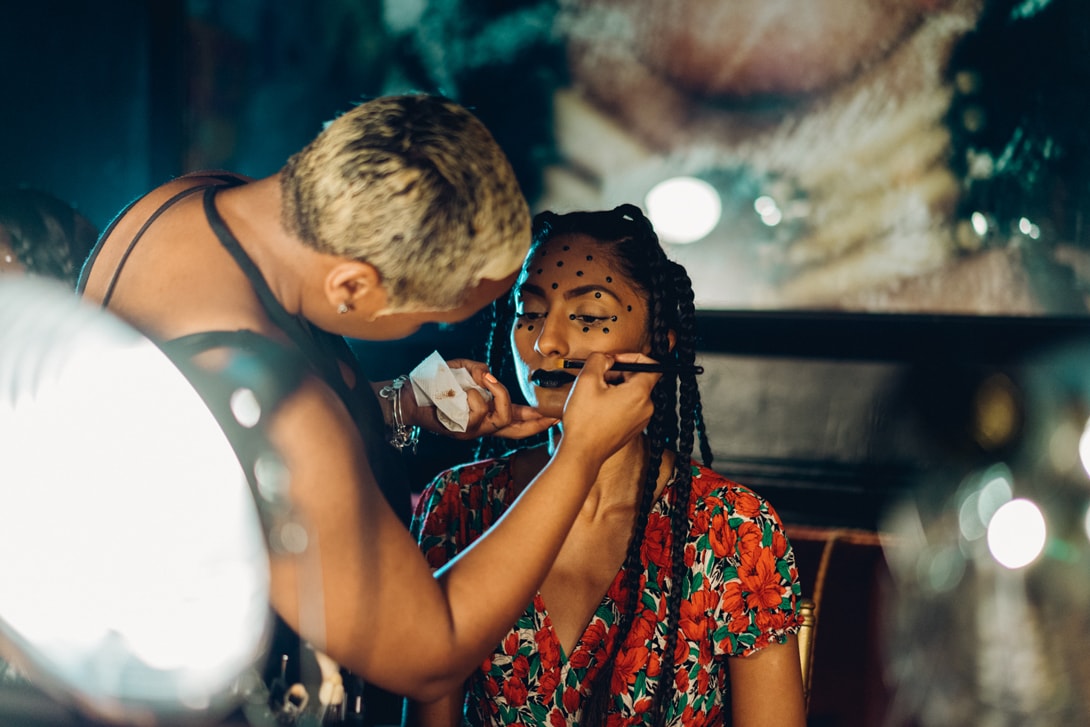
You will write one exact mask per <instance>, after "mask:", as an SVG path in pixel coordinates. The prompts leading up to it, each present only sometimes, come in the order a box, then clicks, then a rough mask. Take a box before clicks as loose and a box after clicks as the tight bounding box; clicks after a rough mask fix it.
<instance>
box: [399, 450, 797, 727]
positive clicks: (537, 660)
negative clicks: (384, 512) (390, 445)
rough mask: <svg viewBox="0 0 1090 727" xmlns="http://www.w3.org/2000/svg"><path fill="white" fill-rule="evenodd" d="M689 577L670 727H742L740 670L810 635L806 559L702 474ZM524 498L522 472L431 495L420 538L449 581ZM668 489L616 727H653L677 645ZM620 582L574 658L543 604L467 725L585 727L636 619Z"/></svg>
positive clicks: (651, 524)
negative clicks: (667, 659) (734, 666)
mask: <svg viewBox="0 0 1090 727" xmlns="http://www.w3.org/2000/svg"><path fill="white" fill-rule="evenodd" d="M692 471H693V492H692V498H691V501H690V503H689V520H690V523H691V525H690V530H689V537H688V542H687V543H686V545H685V562H686V564H687V565H688V566H689V570H688V573H687V575H686V578H685V582H684V583H683V584H682V589H683V591H682V602H681V617H680V623H679V628H680V632H679V634H678V641H677V648H676V649H675V651H674V655H673V658H674V659H675V663H676V669H675V672H674V684H673V695H674V696H673V699H672V700H670V702H669V704H668V706H667V709H668V710H669V712H668V716H669V723H670V724H675V725H686V726H687V727H699V726H700V725H722V724H729V723H730V706H729V705H730V701H729V694H728V692H729V677H728V671H727V664H726V657H732V656H733V657H745V656H748V655H750V654H753V653H754V652H756V651H758V650H759V649H761V648H762V647H764V646H767V645H768V644H770V643H773V642H778V643H782V642H784V641H786V639H787V635H788V634H789V633H795V632H797V631H798V627H799V619H798V615H797V611H796V601H797V599H798V597H799V593H800V587H799V580H798V572H797V570H796V568H795V557H794V553H793V551H792V550H791V545H790V543H789V542H788V540H787V537H786V536H785V534H784V531H783V525H782V523H781V522H780V519H779V517H778V516H777V514H776V512H775V510H773V508H772V507H771V505H769V504H768V503H767V502H766V501H765V500H763V499H762V498H761V497H759V496H758V495H756V494H755V493H753V492H752V491H750V490H748V489H746V488H745V487H742V486H741V485H738V484H735V483H733V482H731V481H729V480H727V479H725V478H724V477H723V476H721V475H719V474H717V473H716V472H714V471H712V470H710V469H707V468H704V467H701V466H698V465H693V470H692ZM518 494H519V492H518V491H517V490H516V486H515V484H514V483H513V481H512V478H511V468H510V460H509V459H508V458H499V459H492V460H486V461H483V462H475V463H472V464H468V465H463V466H461V467H457V468H454V469H451V470H448V471H446V472H444V473H442V474H440V475H439V476H438V477H437V478H436V479H435V480H434V481H433V482H432V483H431V484H430V485H429V486H428V487H427V488H426V489H425V491H424V493H423V494H422V496H421V498H420V501H419V503H418V505H417V510H416V515H415V517H414V518H413V533H414V534H415V535H416V537H417V539H418V541H419V543H420V547H421V549H422V550H423V551H424V554H425V555H426V556H427V558H428V560H429V562H430V563H431V565H432V567H433V568H438V567H440V566H442V565H444V564H445V563H447V562H448V561H449V560H451V559H452V558H453V557H454V556H455V555H457V554H458V553H459V552H460V551H461V550H463V549H464V548H466V547H467V546H468V545H469V544H470V543H472V542H473V541H474V540H475V539H476V538H477V537H479V536H480V535H481V533H483V532H484V531H485V530H486V529H487V528H488V527H489V526H490V525H492V524H493V523H494V522H495V521H496V520H497V519H498V518H499V517H500V516H501V515H502V514H503V513H504V511H505V510H506V509H507V507H508V506H509V505H510V504H511V502H512V501H513V500H514V499H515V497H517V496H518ZM673 495H674V491H673V488H672V487H671V486H670V485H667V487H666V488H665V490H664V491H663V493H662V495H661V496H660V497H659V499H658V501H657V502H656V503H655V505H654V507H653V509H652V511H651V514H650V517H649V519H648V523H647V531H646V537H645V540H644V544H643V548H642V552H641V559H642V561H643V565H644V573H643V575H642V576H641V578H640V582H641V584H646V586H645V587H644V590H643V596H642V597H641V599H640V601H639V606H638V608H639V609H640V612H639V613H638V614H637V616H636V618H635V620H634V621H633V625H632V629H631V631H630V632H629V635H628V638H627V639H626V642H625V644H624V645H623V647H622V648H621V650H620V652H619V653H618V655H617V659H616V664H615V666H614V671H613V676H612V682H611V692H612V695H613V699H614V701H615V706H614V710H613V711H614V713H613V714H611V715H610V718H609V721H608V725H609V727H615V726H617V727H619V726H620V725H639V724H644V720H645V718H646V717H647V716H648V715H647V712H648V711H649V710H650V708H651V703H652V695H653V693H654V690H655V689H657V688H658V675H659V673H660V667H661V664H660V659H661V658H662V651H663V648H664V646H665V642H666V624H665V621H666V599H665V598H663V585H664V581H666V580H668V578H669V574H670V541H671V532H670V511H671V508H673V507H676V506H677V505H676V503H675V502H674V497H673ZM622 580H623V572H618V574H617V577H616V578H615V579H614V580H613V583H612V585H611V586H610V587H609V590H608V592H607V593H606V595H605V597H604V598H603V599H602V602H601V603H600V604H599V606H598V608H597V610H596V612H595V614H594V616H593V617H592V618H591V621H590V624H589V625H588V627H587V629H586V631H585V632H584V633H583V635H582V637H581V638H580V640H579V642H578V644H577V646H576V647H575V649H574V650H573V651H572V653H570V654H565V653H564V652H563V649H562V648H561V647H560V642H559V640H558V638H557V636H556V634H555V632H554V631H553V628H552V624H551V622H550V620H549V612H548V609H547V607H546V604H545V603H544V602H543V600H542V598H541V595H540V594H538V595H537V596H535V597H534V600H533V602H532V603H531V604H530V605H529V606H528V607H527V609H526V612H525V613H524V614H523V615H522V617H521V618H519V620H518V622H517V623H516V624H515V626H514V628H512V629H511V631H510V632H509V633H508V635H507V637H506V638H505V639H504V640H503V642H502V643H500V644H499V645H498V646H497V648H496V650H495V652H494V653H493V654H492V655H491V656H490V657H488V658H487V659H486V660H485V661H484V663H483V664H481V667H480V669H479V670H478V671H477V672H476V673H475V674H474V675H473V676H471V677H470V679H469V680H468V681H467V683H466V688H467V695H466V705H465V715H466V720H467V722H468V723H470V724H485V725H553V726H555V727H560V726H561V725H578V724H579V719H580V714H581V709H582V704H583V701H584V699H585V698H586V694H587V691H588V689H589V687H590V684H591V682H592V681H593V679H594V676H595V674H596V673H597V664H598V663H600V661H601V660H604V659H605V658H606V655H607V654H608V648H609V646H610V644H611V642H612V641H611V640H612V638H613V637H614V634H615V631H614V630H613V628H612V627H613V625H614V624H615V623H617V622H618V620H619V618H620V612H621V609H622V608H623V606H624V601H625V598H624V596H625V593H624V592H623V585H622Z"/></svg>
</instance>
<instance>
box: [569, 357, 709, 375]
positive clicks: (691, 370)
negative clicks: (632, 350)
mask: <svg viewBox="0 0 1090 727" xmlns="http://www.w3.org/2000/svg"><path fill="white" fill-rule="evenodd" d="M563 368H566V369H581V368H583V362H582V361H577V360H575V359H567V358H566V359H564V366H563ZM610 371H647V372H651V373H656V374H702V373H704V367H703V366H675V365H674V364H660V363H625V362H624V361H616V362H614V364H613V365H612V366H610Z"/></svg>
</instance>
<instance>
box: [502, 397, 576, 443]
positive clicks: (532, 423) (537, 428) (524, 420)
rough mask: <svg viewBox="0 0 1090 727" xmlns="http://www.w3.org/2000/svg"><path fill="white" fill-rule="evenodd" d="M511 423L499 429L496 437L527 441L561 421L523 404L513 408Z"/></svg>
mask: <svg viewBox="0 0 1090 727" xmlns="http://www.w3.org/2000/svg"><path fill="white" fill-rule="evenodd" d="M511 414H512V417H511V423H510V424H508V425H507V426H505V427H502V428H500V429H497V430H496V432H495V435H496V436H498V437H506V438H508V439H525V438H526V437H532V436H534V435H535V434H540V433H541V432H544V431H545V430H546V429H548V428H549V427H551V426H552V425H554V424H556V423H558V422H559V421H560V420H559V419H556V418H554V417H547V416H544V415H542V414H541V413H540V412H539V411H538V410H537V409H534V408H533V407H529V406H523V405H521V404H515V405H513V406H512V407H511Z"/></svg>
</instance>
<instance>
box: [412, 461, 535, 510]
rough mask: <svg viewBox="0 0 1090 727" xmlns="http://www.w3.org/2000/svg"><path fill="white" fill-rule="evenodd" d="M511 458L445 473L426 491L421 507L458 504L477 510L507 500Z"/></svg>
mask: <svg viewBox="0 0 1090 727" xmlns="http://www.w3.org/2000/svg"><path fill="white" fill-rule="evenodd" d="M511 460H512V457H511V455H510V454H506V455H503V456H501V457H492V458H489V459H482V460H476V461H473V462H466V463H464V464H459V465H455V466H454V467H450V468H449V469H446V470H443V471H442V472H440V473H439V474H438V475H436V476H435V477H434V478H433V479H432V481H431V482H430V483H428V485H427V486H426V487H425V488H424V490H423V493H422V494H421V497H420V500H421V504H422V505H424V506H426V505H427V503H429V502H436V501H439V500H458V501H461V502H463V503H464V504H465V505H466V506H468V507H470V508H471V509H477V508H479V507H480V505H481V503H482V502H484V501H485V500H490V501H491V500H497V499H499V500H508V499H514V498H513V497H511V498H508V497H507V492H508V490H509V489H510V484H511Z"/></svg>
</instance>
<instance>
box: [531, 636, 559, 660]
mask: <svg viewBox="0 0 1090 727" xmlns="http://www.w3.org/2000/svg"><path fill="white" fill-rule="evenodd" d="M534 643H535V644H536V645H537V653H538V654H540V655H541V668H542V669H544V670H549V669H553V668H555V667H557V666H559V665H560V645H559V644H557V642H556V639H555V638H553V634H552V632H551V631H549V629H541V630H540V631H537V632H535V633H534Z"/></svg>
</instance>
